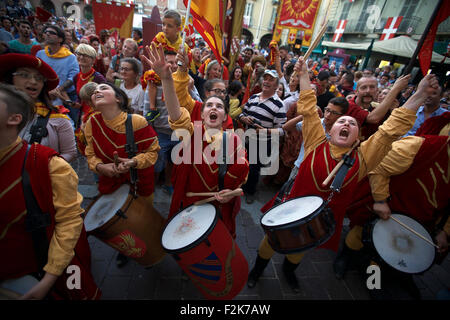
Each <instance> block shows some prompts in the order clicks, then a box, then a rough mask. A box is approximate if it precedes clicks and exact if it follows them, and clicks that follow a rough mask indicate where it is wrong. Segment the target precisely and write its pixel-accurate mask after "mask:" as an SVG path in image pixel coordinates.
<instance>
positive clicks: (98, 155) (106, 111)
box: [85, 83, 159, 203]
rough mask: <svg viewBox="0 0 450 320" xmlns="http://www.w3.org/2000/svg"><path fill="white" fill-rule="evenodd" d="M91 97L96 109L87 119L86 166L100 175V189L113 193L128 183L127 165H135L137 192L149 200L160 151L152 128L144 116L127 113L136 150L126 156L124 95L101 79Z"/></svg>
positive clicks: (126, 102)
mask: <svg viewBox="0 0 450 320" xmlns="http://www.w3.org/2000/svg"><path fill="white" fill-rule="evenodd" d="M91 99H92V102H93V104H94V105H95V109H96V110H97V111H99V112H98V113H95V114H94V115H92V116H91V118H89V120H88V122H87V123H86V127H85V137H86V141H87V147H86V157H87V160H88V165H89V169H91V170H92V171H94V172H95V173H97V174H99V176H100V177H99V183H98V190H99V192H100V193H101V194H108V193H112V192H114V191H116V190H117V189H118V188H119V187H120V186H121V185H122V184H124V183H130V182H131V178H130V169H131V168H135V169H137V176H138V179H137V185H136V187H137V188H136V191H137V194H138V195H139V196H142V197H146V198H147V199H148V201H149V202H150V203H152V202H153V197H152V195H153V191H154V178H153V177H154V174H153V165H154V164H155V162H156V159H157V157H158V151H159V144H158V139H157V137H156V134H155V131H154V130H153V128H152V127H151V126H149V125H148V123H147V120H145V118H144V117H142V116H140V115H138V114H132V115H130V116H131V123H132V128H133V134H134V140H135V144H136V145H137V152H136V155H135V156H134V157H132V158H130V159H129V158H128V156H129V155H128V154H127V151H126V144H127V138H126V129H125V128H126V125H125V122H126V120H127V117H128V113H127V112H131V110H129V109H128V97H127V95H126V94H125V93H124V92H123V91H122V90H120V89H119V88H117V87H115V86H114V85H109V84H106V83H103V84H99V85H98V86H97V88H96V90H95V92H94V94H93V95H92V97H91ZM115 152H117V153H118V164H115V162H114V153H115Z"/></svg>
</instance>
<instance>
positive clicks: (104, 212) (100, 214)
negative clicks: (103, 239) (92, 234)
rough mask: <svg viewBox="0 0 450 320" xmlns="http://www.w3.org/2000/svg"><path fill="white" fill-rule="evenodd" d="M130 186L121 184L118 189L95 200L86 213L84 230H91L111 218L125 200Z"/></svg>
mask: <svg viewBox="0 0 450 320" xmlns="http://www.w3.org/2000/svg"><path fill="white" fill-rule="evenodd" d="M129 192H130V186H129V185H127V184H123V185H121V186H120V188H119V189H117V190H116V191H114V192H113V193H110V194H105V195H102V196H101V197H100V198H98V199H97V201H95V203H94V204H93V205H92V207H91V208H90V209H89V211H88V212H87V214H86V217H85V219H84V226H85V228H86V231H87V232H89V231H92V230H95V229H97V228H100V227H101V226H102V225H104V224H105V223H107V222H108V221H109V220H111V218H112V217H114V215H115V214H116V212H117V210H119V209H120V208H122V206H123V204H124V203H125V201H126V200H127V197H128V193H129Z"/></svg>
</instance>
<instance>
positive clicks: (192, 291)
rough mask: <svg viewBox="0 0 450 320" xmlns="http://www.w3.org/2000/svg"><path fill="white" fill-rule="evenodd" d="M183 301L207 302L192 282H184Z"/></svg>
mask: <svg viewBox="0 0 450 320" xmlns="http://www.w3.org/2000/svg"><path fill="white" fill-rule="evenodd" d="M182 284H183V289H182V295H181V296H182V299H184V300H205V297H204V296H203V295H202V294H201V292H200V290H199V289H197V287H196V286H195V285H194V283H193V282H192V281H190V280H183V282H182Z"/></svg>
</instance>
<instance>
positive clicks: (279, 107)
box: [242, 93, 287, 128]
mask: <svg viewBox="0 0 450 320" xmlns="http://www.w3.org/2000/svg"><path fill="white" fill-rule="evenodd" d="M261 94H262V93H258V94H255V95H253V96H251V97H250V99H248V101H247V103H246V104H245V106H244V108H243V110H242V115H243V116H246V117H247V116H248V117H250V118H251V119H252V120H253V122H255V123H257V124H259V125H261V126H262V127H264V128H281V126H282V125H283V124H284V123H285V122H286V120H287V118H286V109H285V108H284V105H283V101H281V99H280V97H279V96H278V94H276V93H275V94H274V95H273V96H271V97H270V98H268V99H265V100H262V101H261V100H260V96H261Z"/></svg>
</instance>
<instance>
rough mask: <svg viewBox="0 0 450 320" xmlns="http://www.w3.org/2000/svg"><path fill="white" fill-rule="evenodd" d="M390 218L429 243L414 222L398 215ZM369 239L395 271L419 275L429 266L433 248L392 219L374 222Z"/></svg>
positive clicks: (428, 237) (420, 228) (423, 230)
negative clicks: (410, 229) (370, 238)
mask: <svg viewBox="0 0 450 320" xmlns="http://www.w3.org/2000/svg"><path fill="white" fill-rule="evenodd" d="M392 216H393V217H395V218H396V219H398V220H399V221H401V222H402V223H404V224H405V225H407V226H408V227H410V228H412V229H413V230H415V231H417V232H418V233H420V234H421V235H423V236H424V237H426V238H427V239H428V240H430V241H431V242H433V239H432V238H431V236H430V235H429V234H428V232H427V231H426V230H425V228H424V227H422V225H421V224H420V223H418V222H417V221H415V220H414V219H412V218H410V217H407V216H404V215H400V214H393V215H392ZM372 240H373V244H374V246H375V249H376V250H377V252H378V254H379V255H380V257H381V258H382V259H383V260H384V261H385V262H386V263H387V264H389V265H390V266H391V267H393V268H394V269H397V270H399V271H402V272H405V273H420V272H423V271H425V270H427V269H428V268H429V267H430V266H431V264H432V263H433V260H434V255H435V249H434V247H433V246H432V245H430V244H429V243H427V242H426V241H425V240H423V239H421V238H419V237H418V236H417V235H415V234H414V233H412V232H411V231H409V230H408V229H406V228H405V227H403V226H401V225H400V224H398V223H397V222H395V221H394V220H392V219H388V220H378V221H377V222H376V223H375V226H374V228H373V232H372Z"/></svg>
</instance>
